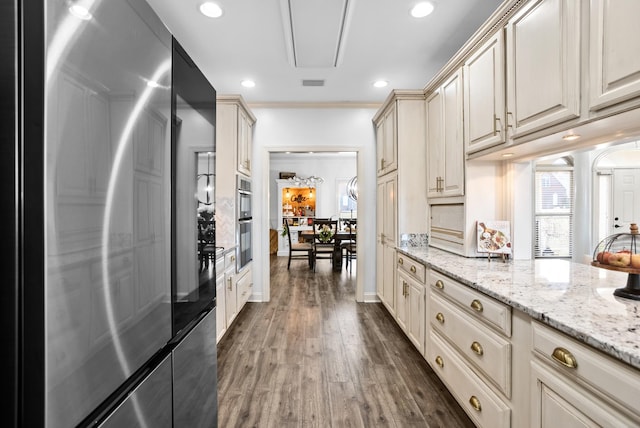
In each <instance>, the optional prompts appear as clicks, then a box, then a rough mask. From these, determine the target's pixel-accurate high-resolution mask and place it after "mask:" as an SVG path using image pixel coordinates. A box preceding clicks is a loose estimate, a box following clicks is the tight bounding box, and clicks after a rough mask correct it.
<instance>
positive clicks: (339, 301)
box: [218, 256, 473, 428]
mask: <svg viewBox="0 0 640 428" xmlns="http://www.w3.org/2000/svg"><path fill="white" fill-rule="evenodd" d="M286 262H287V258H286V257H279V258H278V257H275V256H272V258H271V301H270V302H268V303H247V305H245V308H244V309H243V310H242V312H241V313H240V314H239V315H238V318H237V320H236V321H235V322H234V324H233V326H232V327H231V329H230V330H229V331H228V332H227V334H226V335H225V337H224V338H223V339H222V340H221V341H220V343H219V344H218V406H219V409H218V412H219V416H218V426H219V427H222V428H226V427H302V426H304V427H306V426H310V427H330V426H331V427H379V426H380V427H383V426H390V427H412V426H420V427H424V426H428V427H447V428H449V427H473V423H472V422H471V421H470V420H469V419H468V418H467V416H466V415H465V413H464V411H463V410H462V409H461V408H460V407H459V406H458V404H457V403H456V402H455V401H454V399H453V397H451V395H450V394H449V392H448V391H447V390H446V388H445V387H444V385H443V384H442V383H441V382H440V380H439V379H438V378H437V376H436V375H435V374H434V372H433V371H432V370H431V368H430V367H429V365H428V364H427V362H426V361H425V360H424V359H423V357H422V356H421V355H420V354H419V353H418V352H417V351H416V350H415V348H414V347H413V345H412V344H411V343H410V342H409V341H408V340H407V339H406V338H405V336H404V334H403V333H402V331H401V330H400V329H399V328H398V326H397V325H396V323H395V321H394V320H393V319H392V318H391V316H390V315H389V314H388V313H387V312H386V310H385V309H384V307H383V306H382V305H381V304H377V303H356V302H355V277H356V270H357V269H356V266H355V265H354V270H353V274H352V275H349V274H348V272H347V271H345V269H344V268H343V270H342V272H341V273H335V272H332V270H331V267H330V265H329V263H330V262H329V261H328V260H322V261H319V262H318V266H317V269H316V272H315V273H313V272H312V271H310V270H309V268H308V266H307V264H306V263H305V262H304V261H301V260H298V261H295V260H294V261H292V262H291V269H290V270H289V271H287V264H286Z"/></svg>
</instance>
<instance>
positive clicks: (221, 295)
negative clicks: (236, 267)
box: [216, 250, 233, 343]
mask: <svg viewBox="0 0 640 428" xmlns="http://www.w3.org/2000/svg"><path fill="white" fill-rule="evenodd" d="M232 251H233V250H232ZM224 263H225V257H224V253H223V254H220V255H217V256H216V343H218V342H220V339H222V336H224V334H225V333H226V332H227V307H226V302H227V299H226V295H227V292H226V288H225V275H226V272H225V266H224Z"/></svg>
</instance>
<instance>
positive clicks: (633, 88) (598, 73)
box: [589, 0, 640, 111]
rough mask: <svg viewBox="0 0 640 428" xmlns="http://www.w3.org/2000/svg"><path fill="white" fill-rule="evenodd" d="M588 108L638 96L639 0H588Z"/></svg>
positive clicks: (639, 69)
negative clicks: (589, 7)
mask: <svg viewBox="0 0 640 428" xmlns="http://www.w3.org/2000/svg"><path fill="white" fill-rule="evenodd" d="M590 16H591V19H590V39H589V58H590V59H589V61H590V67H589V71H590V85H589V90H590V97H589V106H590V108H591V110H594V111H595V110H600V109H603V108H605V107H608V106H610V105H612V104H615V103H618V102H621V101H625V100H628V99H630V98H634V97H638V96H640V55H638V53H639V52H640V38H639V37H638V34H637V33H638V32H637V29H636V27H637V22H638V16H640V2H638V1H636V0H616V1H606V0H592V1H591V10H590Z"/></svg>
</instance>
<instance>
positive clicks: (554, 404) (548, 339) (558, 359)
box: [379, 251, 640, 428]
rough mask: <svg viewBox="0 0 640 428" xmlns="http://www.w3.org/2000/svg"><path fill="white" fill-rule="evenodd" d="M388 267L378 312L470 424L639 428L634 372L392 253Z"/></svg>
mask: <svg viewBox="0 0 640 428" xmlns="http://www.w3.org/2000/svg"><path fill="white" fill-rule="evenodd" d="M395 268H396V269H395V270H396V273H395V280H394V281H392V282H391V283H392V284H393V286H394V293H393V294H392V296H393V297H395V310H393V311H392V309H391V308H389V305H388V303H387V304H386V305H385V306H386V307H387V309H388V310H389V312H390V313H391V315H392V316H393V317H394V318H395V319H396V322H397V323H398V325H399V326H400V327H401V329H402V330H403V332H404V333H405V335H406V336H407V338H409V339H410V340H411V342H412V343H413V344H414V346H415V347H416V349H418V350H419V351H420V352H421V353H422V355H423V356H424V358H425V359H426V361H427V362H428V363H429V364H430V365H431V367H432V368H433V370H434V371H435V373H436V374H437V375H438V376H439V377H440V379H441V380H442V381H443V383H444V384H445V385H446V386H447V388H448V389H449V391H450V392H451V394H452V395H453V396H454V397H455V398H456V400H457V401H458V403H459V404H460V406H461V407H462V408H463V409H464V410H465V412H466V413H467V414H468V415H469V417H470V418H471V419H472V420H473V422H474V423H475V425H476V426H478V427H487V428H503V427H514V428H515V427H521V426H528V427H535V428H550V427H562V428H574V427H616V428H617V427H639V426H640V407H639V405H638V403H640V401H639V398H638V397H639V394H640V371H638V370H637V369H634V368H633V367H630V366H628V365H627V364H624V363H622V362H620V361H618V360H616V359H614V358H611V357H610V356H608V355H605V354H603V353H601V352H600V351H598V350H597V349H594V348H592V347H590V346H588V345H586V344H584V343H582V342H579V341H577V340H576V339H574V338H572V337H569V336H567V335H566V334H564V333H562V332H560V331H559V330H556V329H554V328H552V327H549V326H548V325H546V324H544V323H541V322H539V321H537V320H535V319H532V318H531V317H530V316H529V315H527V314H526V313H524V312H521V311H517V310H514V309H513V308H512V307H511V306H509V305H506V304H505V303H503V302H501V301H499V300H497V299H494V298H492V297H489V296H487V295H486V294H484V293H481V292H479V291H478V290H475V289H473V288H471V287H468V286H466V285H464V284H463V283H461V282H458V281H456V280H454V279H453V278H452V277H451V276H448V275H446V274H444V273H441V272H438V271H436V270H435V269H430V268H427V267H426V266H425V265H423V264H422V263H420V262H418V261H416V260H414V259H412V258H410V257H408V256H405V255H404V253H402V252H401V251H398V252H397V256H396V265H395ZM379 293H380V290H379ZM381 298H382V296H381Z"/></svg>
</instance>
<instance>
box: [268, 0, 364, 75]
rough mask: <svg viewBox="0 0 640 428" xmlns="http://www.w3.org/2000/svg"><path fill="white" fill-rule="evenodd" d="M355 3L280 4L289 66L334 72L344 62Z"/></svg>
mask: <svg viewBox="0 0 640 428" xmlns="http://www.w3.org/2000/svg"><path fill="white" fill-rule="evenodd" d="M354 2H355V0H280V9H281V12H282V24H283V27H284V37H285V43H286V49H287V56H288V58H289V62H290V63H291V65H293V66H294V67H300V68H302V67H314V68H333V67H337V66H338V65H339V64H340V61H341V59H342V55H343V51H344V47H345V40H346V37H347V29H348V27H349V22H350V18H351V12H352V10H353V4H354Z"/></svg>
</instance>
